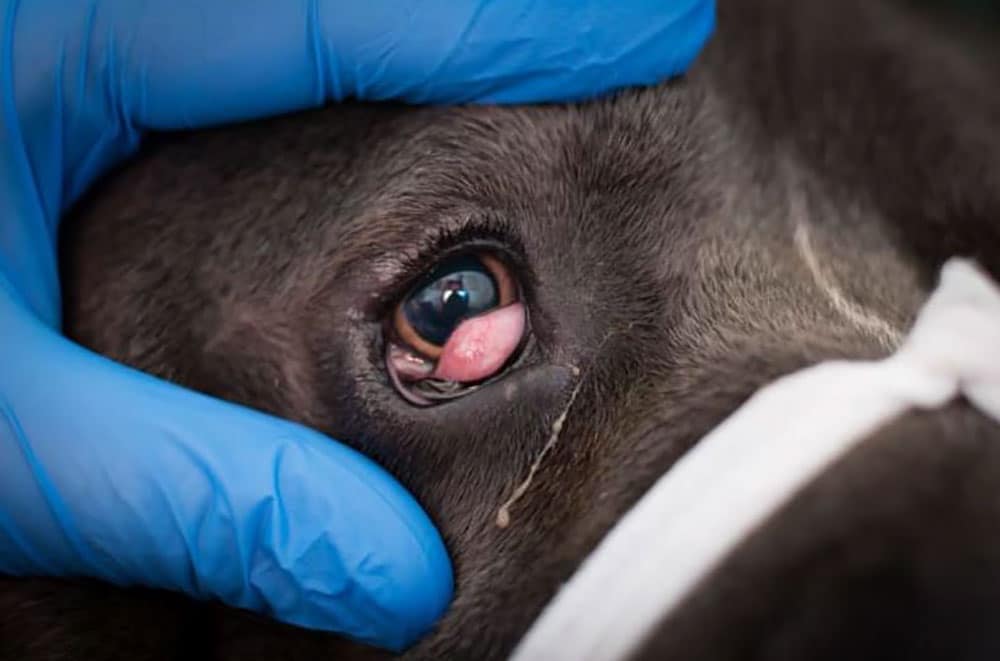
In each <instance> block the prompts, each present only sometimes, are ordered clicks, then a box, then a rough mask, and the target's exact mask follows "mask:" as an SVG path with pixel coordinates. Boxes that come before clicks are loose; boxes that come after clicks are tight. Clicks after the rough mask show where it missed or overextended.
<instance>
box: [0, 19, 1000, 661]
mask: <svg viewBox="0 0 1000 661" xmlns="http://www.w3.org/2000/svg"><path fill="white" fill-rule="evenodd" d="M998 74H1000V59H998V58H997V57H996V51H995V50H992V49H990V48H986V49H976V50H975V51H974V52H973V51H972V50H970V49H968V48H966V47H965V46H960V45H957V44H956V43H953V42H952V41H950V40H949V39H948V38H947V37H945V36H943V35H940V34H938V33H936V32H935V31H934V30H932V29H930V28H929V27H928V26H927V25H926V24H924V23H923V22H922V21H921V20H919V19H917V18H915V17H911V16H909V15H904V14H903V13H900V12H898V11H897V10H896V9H894V8H892V7H889V6H888V5H885V4H882V3H877V2H872V1H871V0H840V1H839V2H829V1H827V0H808V1H807V0H729V1H728V2H727V1H726V0H722V1H721V2H720V7H719V32H718V34H717V36H716V37H715V39H714V41H713V42H712V44H711V45H710V46H709V48H708V50H707V51H706V52H705V53H704V54H703V55H702V57H701V58H700V59H699V61H698V62H697V64H696V66H695V67H694V68H693V70H692V71H691V72H690V74H689V75H688V76H686V77H685V78H684V79H682V80H677V81H673V82H671V83H669V84H665V85H663V86H661V87H659V88H656V89H649V90H641V91H629V92H625V93H622V94H619V95H618V96H617V97H615V98H613V99H608V100H603V101H598V102H594V103H590V104H586V105H582V106H572V107H566V106H559V105H553V106H543V107H524V108H456V109H441V108H423V109H409V108H395V107H386V106H382V107H370V106H339V107H333V108H329V109H325V110H322V111H318V112H312V113H306V114H302V115H298V116H294V117H287V118H282V119H277V120H271V121H267V122H259V123H255V124H249V125H245V126H240V127H231V128H224V129H218V130H213V131H205V132H200V133H191V134H186V135H172V136H165V137H162V138H159V139H157V140H155V141H153V142H151V143H150V144H149V145H148V146H147V148H146V150H145V152H144V154H143V155H142V157H141V158H139V159H138V160H137V161H136V162H134V163H133V164H131V165H129V167H127V168H126V169H125V170H124V171H122V172H121V173H119V174H117V175H116V176H114V177H112V178H111V179H109V180H108V181H107V182H106V183H105V185H103V186H102V187H101V188H100V189H99V190H98V191H97V192H96V194H95V195H93V196H92V197H91V198H90V199H89V200H87V201H86V203H85V204H83V205H82V206H81V207H80V209H79V210H78V213H77V218H76V219H75V223H74V224H73V225H72V226H71V227H70V229H69V232H70V233H69V235H68V236H67V237H66V240H65V248H66V254H65V261H64V273H65V275H66V278H65V282H66V300H67V309H66V319H67V330H68V332H69V333H70V334H71V335H73V336H74V337H76V338H77V339H78V340H79V341H81V342H82V343H84V344H86V345H88V346H91V347H93V348H95V349H96V350H98V351H100V352H102V353H105V354H107V355H110V356H112V357H114V358H116V359H118V360H121V361H123V362H126V363H129V364H132V365H135V366H137V367H140V368H142V369H144V370H147V371H149V372H152V373H154V374H157V375H160V376H162V377H164V378H168V379H171V380H174V381H177V382H179V383H183V384H186V385H188V386H191V387H193V388H197V389H199V390H203V391H205V392H208V393H211V394H214V395H217V396H219V397H222V398H225V399H230V400H234V401H239V402H243V403H246V404H249V405H251V406H254V407H257V408H260V409H263V410H266V411H271V412H274V413H277V414H279V415H282V416H285V417H289V418H292V419H295V420H299V421H302V422H304V423H306V424H309V425H311V426H314V427H316V428H318V429H321V430H323V431H324V432H326V433H328V434H330V435H332V436H334V437H336V438H341V439H346V440H348V441H349V442H351V443H352V444H353V445H354V446H355V447H357V448H359V449H360V450H362V451H363V452H365V453H367V454H369V455H371V456H373V457H374V458H376V459H377V460H378V461H379V462H381V463H382V464H383V465H385V466H386V467H387V468H388V469H389V470H390V471H391V472H393V473H394V474H395V475H396V476H398V477H399V479H400V480H402V482H403V483H404V484H405V485H406V486H407V487H408V488H409V489H410V490H411V491H412V492H413V493H414V494H415V495H416V496H417V497H418V499H419V500H420V502H421V503H422V504H423V505H424V506H425V507H426V509H427V510H428V512H429V513H430V514H431V516H432V517H433V518H434V520H435V521H436V523H437V524H438V525H439V526H440V529H441V530H442V532H443V534H444V536H445V538H446V541H447V543H448V545H449V549H450V551H451V553H452V555H453V558H454V561H455V566H456V571H457V594H456V597H455V601H454V603H453V605H452V607H451V609H450V610H449V612H448V614H447V615H446V617H445V618H444V620H443V621H442V622H441V624H440V626H439V627H438V628H437V629H436V631H435V632H433V633H432V634H431V635H430V636H429V637H428V638H427V639H426V640H424V641H423V642H421V643H420V644H418V645H417V646H416V647H415V648H414V649H413V650H411V651H410V652H408V653H407V655H406V656H407V658H411V659H439V658H449V659H466V658H467V659H495V658H503V657H504V655H505V654H506V653H507V652H509V651H510V649H511V648H512V646H513V645H514V644H515V643H516V641H517V640H518V638H519V637H520V635H521V634H522V633H523V632H524V631H525V630H526V628H527V627H528V626H529V625H530V623H531V621H532V620H533V619H534V617H535V616H536V615H537V614H538V612H539V611H540V609H541V608H542V607H543V605H544V604H545V603H546V601H547V600H548V599H549V598H550V597H551V596H552V594H553V593H554V591H555V589H556V588H557V587H558V586H559V584H560V583H561V582H562V581H564V580H566V579H567V578H568V577H569V576H570V575H571V573H572V572H573V570H574V569H575V567H576V566H577V565H578V563H579V562H580V561H581V559H582V558H583V557H584V556H585V555H586V553H587V552H588V551H589V550H590V549H591V548H592V547H593V546H594V545H595V544H596V543H597V542H598V540H600V538H601V537H602V535H603V534H604V533H605V532H606V531H607V530H608V529H609V527H610V526H611V525H612V524H613V523H614V522H615V521H616V520H617V518H618V517H619V516H620V515H621V514H622V513H623V512H624V511H626V510H627V509H628V508H629V506H630V505H631V504H632V503H634V502H635V500H636V499H637V498H638V497H639V496H641V494H642V493H643V492H644V491H645V490H646V488H647V487H648V486H649V485H650V484H652V482H653V481H654V480H655V479H656V478H657V477H659V476H660V475H661V474H663V472H664V471H666V470H667V469H668V468H669V467H670V466H671V464H672V463H673V462H674V461H675V460H676V459H677V457H678V456H680V455H681V454H682V453H683V452H684V451H685V450H686V449H687V448H688V447H690V446H691V445H692V444H694V443H696V442H697V440H698V439H699V438H700V437H702V436H703V435H704V434H705V433H706V432H707V431H708V430H709V429H711V428H712V427H713V426H714V425H715V424H717V423H718V422H719V421H720V420H721V419H722V418H723V417H725V416H726V415H727V414H728V413H730V412H731V411H732V410H733V409H734V408H736V407H737V406H738V405H739V404H740V403H741V402H742V401H744V400H745V399H746V398H747V397H748V396H749V395H750V394H751V393H752V392H753V391H754V389H755V388H757V387H759V386H760V385H761V384H763V383H765V382H767V381H769V380H771V379H773V378H774V377H776V376H778V375H781V374H784V373H787V372H789V371H792V370H795V369H798V368H800V367H802V366H805V365H808V364H812V363H815V362H817V361H820V360H823V359H827V358H834V357H850V358H871V357H877V356H881V355H885V354H886V353H887V352H888V351H889V350H890V349H891V341H892V339H891V337H889V338H888V339H887V337H886V336H885V335H884V334H880V333H879V332H875V331H872V330H871V329H868V328H862V327H859V326H858V325H857V324H856V323H854V322H852V321H851V320H850V319H848V318H847V317H845V316H844V315H843V314H842V313H841V312H840V311H838V310H837V309H836V308H835V307H834V306H833V305H832V304H831V302H830V299H829V298H828V297H827V296H826V295H824V294H823V293H822V292H821V290H820V289H819V288H818V287H817V284H816V282H815V280H814V278H813V276H812V274H811V272H810V270H809V268H808V266H807V264H806V262H805V261H804V259H803V257H802V254H801V252H800V250H799V249H797V248H796V244H795V240H794V237H795V235H796V231H797V230H798V231H799V232H800V238H801V236H802V235H801V232H802V231H803V230H802V229H801V228H802V227H804V228H805V230H804V231H805V232H807V235H808V239H809V241H810V243H811V246H812V248H813V252H814V253H815V254H816V255H817V257H818V259H819V261H820V262H821V264H822V267H823V269H824V270H825V271H826V272H827V273H828V274H829V275H830V277H831V278H833V279H834V280H836V282H837V284H838V286H839V287H840V288H841V289H842V290H843V292H844V293H845V295H846V296H847V297H848V298H849V299H850V300H851V301H853V302H854V303H856V304H857V305H861V306H864V307H865V308H866V309H869V310H872V311H875V312H876V313H877V315H878V316H879V317H880V318H881V319H883V320H884V322H885V324H886V325H887V326H888V327H890V328H891V329H895V330H897V331H899V332H903V331H905V329H906V328H907V326H908V324H909V323H910V322H911V320H912V318H913V315H914V313H915V311H916V309H917V307H918V306H919V304H920V303H921V302H922V300H923V299H924V297H925V296H926V293H927V291H928V289H929V287H931V286H932V285H933V283H934V279H935V277H936V274H937V270H938V268H939V267H940V265H941V263H942V262H943V261H944V260H945V259H946V258H948V257H950V256H952V255H954V254H959V255H965V256H972V257H975V258H977V259H978V260H979V262H980V263H981V264H982V265H983V266H984V267H985V268H986V269H987V270H989V271H990V272H991V273H992V274H993V275H994V276H1000V91H998V90H1000V84H998V83H1000V75H998ZM475 241H488V242H490V243H491V245H494V246H496V247H497V248H499V249H500V250H501V251H504V252H505V253H507V254H508V256H509V259H510V261H511V262H512V263H513V264H514V265H515V266H516V270H517V272H518V274H519V276H520V278H521V280H522V284H523V286H524V289H525V295H526V299H527V304H528V306H529V309H530V315H531V321H532V329H533V334H534V342H533V343H532V344H531V345H530V348H529V350H528V353H527V355H526V356H525V357H524V359H523V361H522V363H521V364H520V365H519V366H518V368H517V369H516V370H514V371H513V372H512V373H511V374H509V375H508V376H507V377H505V378H504V379H503V380H501V381H500V382H498V383H496V384H494V385H491V386H489V387H487V388H484V389H483V390H481V391H479V392H477V393H475V394H472V395H470V396H468V397H465V398H463V399H460V400H457V401H454V402H450V403H448V404H445V405H442V406H439V407H434V408H430V409H418V408H414V407H412V406H410V405H409V404H407V403H406V402H404V401H403V400H402V399H401V398H400V397H398V396H397V395H396V394H395V393H394V392H393V390H392V388H391V386H390V385H389V383H388V381H387V379H386V376H385V374H384V371H383V369H382V366H381V361H380V355H381V347H382V345H381V327H382V326H381V320H382V319H383V317H384V315H385V313H386V310H387V309H388V308H389V306H390V305H391V304H392V303H393V301H394V300H395V297H397V296H399V295H401V294H402V293H403V292H404V290H405V287H406V285H407V283H408V282H409V281H410V280H411V279H412V277H413V276H415V275H416V274H417V273H418V272H419V271H420V270H422V269H425V268H427V267H429V266H430V265H431V264H432V263H433V261H434V260H435V258H436V255H438V254H439V253H440V251H442V250H444V249H448V248H451V247H453V246H456V245H463V244H464V243H466V242H475ZM577 370H578V371H579V375H577V374H576V371H577ZM576 386H579V394H578V396H577V399H576V401H575V403H574V404H573V406H572V407H571V408H570V410H569V413H568V416H567V419H566V423H565V426H564V428H563V430H562V433H561V436H560V440H559V443H558V445H557V446H556V447H555V449H554V450H553V452H552V453H551V454H549V455H548V456H547V458H546V459H545V461H544V462H543V464H542V469H541V470H540V472H539V473H538V475H537V477H536V479H535V481H534V483H533V485H532V486H531V488H530V489H529V490H528V492H527V493H526V495H525V496H524V497H523V498H522V499H521V500H520V501H518V502H517V504H516V505H515V506H514V508H513V510H512V522H511V524H510V525H509V526H508V527H507V528H504V529H502V528H499V527H498V526H497V525H496V515H497V508H498V507H499V506H500V504H501V503H503V502H504V501H505V500H506V499H507V497H508V496H509V495H510V493H511V491H512V490H513V489H514V487H515V486H516V484H518V483H519V482H520V481H521V480H522V479H524V477H525V475H526V472H527V470H528V466H529V465H530V464H531V462H532V461H533V460H534V458H535V457H536V455H537V454H538V452H539V451H540V450H541V448H542V447H543V445H544V444H545V442H546V441H547V440H548V438H549V435H550V428H551V425H552V423H553V422H554V420H555V419H556V418H557V417H558V415H559V414H560V413H561V412H562V411H563V409H564V408H565V406H566V403H567V401H568V398H569V395H570V392H571V391H572V390H573V389H574V387H576ZM998 441H1000V429H998V427H997V426H995V425H992V424H991V423H988V422H987V421H986V420H985V419H984V418H983V417H982V416H981V415H979V414H977V413H975V412H973V411H971V410H969V409H968V408H967V407H966V406H965V405H964V404H962V403H958V404H955V405H953V406H952V407H950V408H949V409H947V410H944V411H942V412H938V413H927V414H919V415H913V416H908V417H906V418H904V419H903V420H900V421H899V422H897V423H895V424H893V425H892V426H890V427H889V428H887V429H885V430H882V431H881V432H880V433H878V434H877V435H875V436H874V437H873V438H872V439H871V441H870V442H869V443H867V444H865V446H864V447H862V448H861V449H859V450H858V451H857V452H855V453H853V454H851V455H850V456H849V457H847V458H846V459H845V460H844V461H842V462H841V463H840V464H838V465H837V466H836V467H835V468H834V469H833V470H831V471H830V472H829V473H827V474H826V475H824V476H823V477H822V478H821V479H820V480H818V481H817V482H816V483H815V484H813V485H811V486H810V487H809V488H808V489H807V490H806V491H805V492H804V493H803V494H802V495H801V497H799V498H798V499H797V500H796V501H795V502H793V503H792V504H791V505H790V506H789V507H787V508H786V510H785V511H784V512H783V513H782V514H781V515H780V516H778V517H775V518H774V519H773V520H772V521H770V522H769V523H768V524H767V525H766V526H765V527H764V528H762V529H761V530H760V531H758V533H757V534H756V535H755V536H754V537H753V538H752V539H750V540H748V542H747V544H746V545H745V547H744V548H742V549H741V550H740V551H739V552H738V553H736V554H735V555H734V556H733V557H732V558H731V559H730V560H729V561H727V563H726V564H725V565H724V566H723V567H722V568H720V569H719V570H718V571H717V572H716V573H715V574H714V575H713V576H712V577H710V578H709V579H708V580H707V581H706V582H705V584H704V585H703V586H702V589H700V590H699V591H698V594H697V595H696V596H695V597H694V598H693V599H692V600H691V602H690V603H688V604H686V606H685V608H683V609H682V611H681V612H680V613H679V614H677V615H676V616H675V617H674V618H672V619H671V620H669V621H667V622H664V623H663V625H662V627H661V629H660V631H659V633H658V635H657V636H656V637H655V639H654V640H651V641H650V642H649V646H648V649H647V650H645V652H644V654H643V657H644V658H674V657H676V658H691V659H737V658H738V659H804V658H808V659H813V658H816V659H825V658H830V659H833V658H866V659H867V658H913V659H980V658H981V659H986V658H996V655H997V653H998V651H1000V629H998V628H997V627H993V626H991V617H990V614H992V613H996V612H997V607H998V606H1000V573H998V570H997V567H998V566H1000V564H998V561H1000V534H998V532H997V531H998V530H1000V526H998V525H997V522H1000V498H998V497H997V496H996V493H997V488H996V485H997V484H998V483H1000V480H998V479H997V478H998V477H1000V450H997V449H996V448H997V445H996V443H997V442H998ZM761 451H762V452H766V451H767V439H761ZM663 560H664V562H669V561H670V559H669V558H664V559H663ZM112 594H113V595H114V596H107V595H112ZM0 613H2V615H0V656H4V657H5V658H18V659H30V658H88V659H100V658H130V659H135V658H149V659H155V658H173V657H179V656H183V657H184V658H198V656H199V655H200V656H204V657H206V658H243V659H246V658H261V659H263V658H314V657H316V656H317V655H319V656H332V657H335V658H379V657H381V656H382V654H381V653H378V652H375V651H372V650H365V649H361V648H359V647H357V646H354V645H351V644H349V643H345V642H343V641H339V640H337V639H335V638H334V637H331V636H324V635H321V634H316V633H309V632H303V631H298V630H293V629H291V628H287V627H282V626H280V625H277V624H274V623H270V622H266V621H263V620H261V619H259V618H255V617H252V616H249V615H246V614H243V613H237V612H233V611H227V610H225V609H222V608H221V607H216V606H206V605H195V604H191V603H187V602H184V601H183V600H178V599H177V598H175V597H166V596H163V595H150V594H148V593H121V592H117V591H109V590H108V589H106V588H99V587H93V586H85V585H82V586H77V585H72V584H66V583H56V582H48V581H15V580H4V581H3V582H0ZM153 634H155V636H156V637H155V638H152V639H151V640H152V641H153V642H150V643H146V642H140V641H145V640H146V637H147V636H148V635H153Z"/></svg>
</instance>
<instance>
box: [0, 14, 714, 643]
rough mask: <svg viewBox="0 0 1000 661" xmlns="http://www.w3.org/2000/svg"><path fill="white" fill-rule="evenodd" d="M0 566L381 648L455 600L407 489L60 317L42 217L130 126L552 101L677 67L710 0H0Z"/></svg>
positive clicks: (90, 175)
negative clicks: (249, 615)
mask: <svg viewBox="0 0 1000 661" xmlns="http://www.w3.org/2000/svg"><path fill="white" fill-rule="evenodd" d="M0 12H2V16H0V27H2V33H0V104H2V106H0V573H8V574H15V575H52V576H65V575H78V576H92V577H96V578H100V579H103V580H106V581H110V582H112V583H116V584H120V585H133V584H140V585H146V586H153V587H161V588H167V589H172V590H180V591H183V592H186V593H188V594H190V595H193V596H196V597H206V598H218V599H221V600H222V601H224V602H226V603H228V604H231V605H234V606H238V607H243V608H249V609H253V610H256V611H260V612H264V613H267V614H270V615H273V616H274V617H276V618H278V619H280V620H284V621H286V622H291V623H294V624H299V625H303V626H307V627H313V628H319V629H325V630H330V631H337V632H342V633H345V634H347V635H349V636H353V637H356V638H358V639H361V640H364V641H368V642H371V643H375V644H378V645H382V646H385V647H389V648H392V649H400V648H403V647H405V646H406V645H408V644H410V643H412V642H413V641H414V640H415V639H416V638H417V637H418V636H420V635H421V634H422V633H424V632H426V631H427V629H428V628H429V627H430V626H431V625H432V624H433V622H434V621H435V619H436V618H437V617H438V616H439V615H440V614H441V612H442V611H443V610H444V608H445V607H446V605H447V604H448V601H449V599H450V596H451V589H452V578H451V568H450V565H449V562H448V559H447V556H446V553H445V549H444V547H443V545H442V543H441V540H440V538H439V537H438V534H437V532H436V531H435V529H434V528H433V526H432V525H431V524H430V522H429V521H428V519H427V517H426V516H425V515H424V514H423V512H422V511H421V509H420V508H419V507H418V506H417V505H416V504H415V503H414V501H413V500H412V499H411V497H410V496H408V495H407V494H406V493H405V492H404V491H403V489H402V488H401V487H400V486H398V485H397V484H396V482H394V481H393V480H392V479H391V478H390V477H389V476H388V475H386V474H385V473H384V472H383V471H381V470H380V469H379V468H377V467H376V466H374V465H373V464H372V463H371V462H369V461H368V460H366V459H364V458H363V457H361V456H359V455H358V454H356V453H355V452H353V451H351V450H349V449H347V448H345V447H344V446H341V445H339V444H337V443H336V442H333V441H331V440H329V439H327V438H325V437H322V436H320V435H319V434H317V433H315V432H313V431H310V430H308V429H305V428H303V427H301V426H298V425H295V424H291V423H288V422H285V421H282V420H277V419H274V418H271V417H268V416H265V415H262V414H259V413H256V412H254V411H250V410H247V409H244V408H241V407H239V406H234V405H230V404H226V403H223V402H220V401H216V400H213V399H211V398H208V397H204V396H201V395H198V394H195V393H192V392H189V391H186V390H184V389H181V388H179V387H176V386H173V385H170V384H167V383H165V382H162V381H158V380H156V379H153V378H151V377H148V376H145V375H143V374H140V373H137V372H135V371H133V370H130V369H127V368H125V367H123V366H120V365H118V364H115V363H112V362H110V361H108V360H105V359H103V358H100V357H98V356H95V355H93V354H92V353H90V352H88V351H86V350H84V349H81V348H80V347H78V346H76V345H74V344H72V343H70V342H68V341H66V340H65V339H63V338H62V336H61V335H60V334H59V332H58V330H59V324H60V320H59V308H60V304H59V284H58V279H57V270H56V269H57V265H56V252H55V245H56V232H57V228H58V224H59V218H60V215H61V212H62V211H63V210H65V209H66V207H67V206H68V205H70V204H71V203H72V202H73V201H74V200H75V199H76V198H77V197H78V196H79V195H80V194H81V192H82V191H83V190H84V189H85V188H86V187H87V186H88V185H89V184H90V183H91V182H92V181H93V180H94V179H95V178H96V177H97V176H98V175H100V174H101V173H102V172H104V171H106V170H107V169H108V168H109V167H110V166H111V165H112V164H114V163H116V162H118V161H120V160H121V159H122V158H123V157H126V156H128V155H129V154H131V153H133V152H134V151H135V149H136V147H137V145H138V143H139V139H140V137H141V136H142V133H143V131H145V130H147V129H176V128H187V127H195V126H204V125H208V124H213V123H220V122H228V121H233V120H238V119H247V118H253V117H260V116H264V115H268V114H275V113H279V112H284V111H291V110H295V109H300V108H304V107H307V106H315V105H318V104H321V103H323V102H326V101H329V100H336V99H341V98H345V97H349V96H356V97H360V98H363V99H388V98H395V99H402V100H405V101H410V102H453V101H497V102H514V101H521V102H529V101H541V100H569V99H577V98H583V97H586V96H591V95H594V94H596V93H598V92H601V91H605V90H608V89H611V88H614V87H620V86H625V85H631V84H643V83H653V82H656V81H658V80H660V79H663V78H665V77H667V76H668V75H671V74H675V73H678V72H680V71H682V70H683V69H684V68H685V67H686V66H687V65H688V64H689V63H690V62H691V60H692V59H693V57H694V56H695V54H696V53H697V51H698V50H699V49H700V47H701V46H702V44H703V42H704V41H705V39H706V37H707V36H708V34H709V32H710V31H711V28H712V24H713V12H714V7H713V6H712V3H711V2H710V1H706V0H673V1H669V0H631V1H629V0H606V1H605V2H598V1H596V0H595V1H591V2H584V1H581V0H562V1H556V0H549V1H545V0H503V1H497V2H488V1H486V0H483V1H481V2H476V1H474V0H436V1H423V2H418V1H416V0H411V1H410V2H404V1H402V0H366V1H365V2H347V1H341V2H335V1H333V0H239V1H237V0H162V1H160V0H20V1H19V0H2V1H0Z"/></svg>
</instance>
